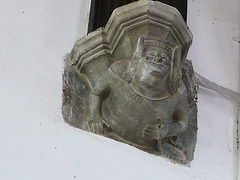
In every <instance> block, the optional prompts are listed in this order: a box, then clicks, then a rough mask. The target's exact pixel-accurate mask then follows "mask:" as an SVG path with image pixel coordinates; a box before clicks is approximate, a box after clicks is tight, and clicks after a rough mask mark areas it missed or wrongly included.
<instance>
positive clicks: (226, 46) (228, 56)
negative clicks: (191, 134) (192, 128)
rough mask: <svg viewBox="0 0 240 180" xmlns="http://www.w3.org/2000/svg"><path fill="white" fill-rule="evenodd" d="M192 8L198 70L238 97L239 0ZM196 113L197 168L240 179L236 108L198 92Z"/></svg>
mask: <svg viewBox="0 0 240 180" xmlns="http://www.w3.org/2000/svg"><path fill="white" fill-rule="evenodd" d="M188 6H189V9H188V25H189V27H190V29H191V30H192V33H193V36H194V40H193V45H192V47H191V49H190V52H189V56H188V58H189V59H191V60H192V61H193V65H194V69H195V71H196V72H198V73H199V74H201V75H203V76H205V77H206V78H208V79H210V80H212V81H214V82H216V83H218V84H219V85H221V86H225V87H227V88H229V89H231V90H234V91H237V92H239V80H240V79H239V62H240V61H239V57H240V54H239V36H240V33H239V26H240V8H239V7H240V1H238V0H228V1H226V0H211V1H208V0H189V1H188ZM198 110H199V114H198V122H199V131H198V134H199V136H198V145H197V148H196V154H195V155H196V157H195V158H196V160H198V161H199V162H200V164H199V165H198V168H199V169H202V170H203V169H204V172H205V173H208V174H209V175H214V174H215V175H216V177H218V178H219V179H233V172H234V175H235V176H234V177H235V178H237V177H236V176H237V148H236V147H237V146H236V142H237V140H236V139H237V135H236V132H237V130H236V129H237V124H236V121H237V108H236V107H234V106H233V105H232V104H231V103H229V102H228V101H226V100H225V99H223V98H222V97H221V96H219V95H217V94H216V93H214V92H209V91H207V90H205V89H200V90H199V103H198ZM206 165H207V166H209V167H210V168H207V169H206Z"/></svg>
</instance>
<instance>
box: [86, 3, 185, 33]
mask: <svg viewBox="0 0 240 180" xmlns="http://www.w3.org/2000/svg"><path fill="white" fill-rule="evenodd" d="M135 1H138V0H114V1H112V0H92V1H91V10H90V16H89V24H88V33H90V32H92V31H94V30H96V29H97V28H99V27H105V25H106V24H107V21H108V19H109V18H110V16H111V14H112V12H113V10H114V9H116V8H118V7H120V6H123V5H125V4H129V3H132V2H135ZM158 1H159V2H162V3H165V4H168V5H170V6H173V7H175V8H177V9H178V11H179V12H180V13H181V15H182V16H183V19H184V20H185V22H186V20H187V0H158Z"/></svg>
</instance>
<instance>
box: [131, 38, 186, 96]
mask: <svg viewBox="0 0 240 180" xmlns="http://www.w3.org/2000/svg"><path fill="white" fill-rule="evenodd" d="M133 59H135V60H136V61H138V62H137V63H139V62H142V63H143V65H144V68H147V69H148V70H150V71H152V72H154V73H156V74H157V75H158V76H159V77H161V78H162V77H166V76H168V80H169V87H170V90H171V92H172V93H173V94H174V93H177V92H178V89H179V88H180V87H181V86H183V83H182V70H181V48H180V47H179V46H178V45H173V44H170V43H169V42H166V41H163V40H160V39H159V38H156V37H152V36H140V37H139V39H138V44H137V48H136V51H135V54H134V57H133Z"/></svg>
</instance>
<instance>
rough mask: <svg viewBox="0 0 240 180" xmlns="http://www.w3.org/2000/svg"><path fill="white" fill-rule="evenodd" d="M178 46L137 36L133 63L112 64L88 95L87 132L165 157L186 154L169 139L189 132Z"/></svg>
mask: <svg viewBox="0 0 240 180" xmlns="http://www.w3.org/2000/svg"><path fill="white" fill-rule="evenodd" d="M179 65H180V57H179V47H178V46H176V45H175V46H174V45H171V44H169V43H167V42H163V41H160V40H157V39H156V38H151V37H147V36H145V37H140V38H139V42H138V49H137V53H136V55H135V57H134V59H133V60H123V61H118V62H116V63H113V64H112V65H111V66H110V68H109V69H108V71H107V72H106V74H104V75H103V76H102V77H101V78H100V80H99V81H98V83H97V84H96V86H95V87H94V88H93V90H92V92H91V96H90V97H91V99H90V119H89V121H88V125H89V130H90V131H91V132H93V133H97V134H101V133H104V130H103V124H105V125H106V127H107V128H109V129H110V130H111V131H113V132H114V134H115V135H116V136H119V139H122V140H123V141H126V142H127V143H130V144H133V145H135V146H137V147H140V148H143V149H152V148H153V147H156V145H157V144H156V143H157V142H159V144H158V148H157V149H158V150H159V151H160V152H161V153H163V154H165V155H168V156H169V157H170V158H173V159H177V160H179V161H185V160H186V156H185V153H184V151H182V149H181V147H180V146H178V145H177V144H175V143H174V141H173V138H174V137H175V136H177V135H179V134H180V133H183V132H184V131H186V130H187V128H188V113H187V111H188V101H187V95H186V94H185V95H182V94H180V93H179V92H178V89H179V88H182V89H184V87H183V86H184V85H183V83H182V81H181V69H177V67H179Z"/></svg>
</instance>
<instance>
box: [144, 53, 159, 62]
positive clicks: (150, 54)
mask: <svg viewBox="0 0 240 180" xmlns="http://www.w3.org/2000/svg"><path fill="white" fill-rule="evenodd" d="M156 55H157V53H156V52H155V51H147V53H146V59H147V60H149V61H151V60H153V59H154V58H155V57H156Z"/></svg>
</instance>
